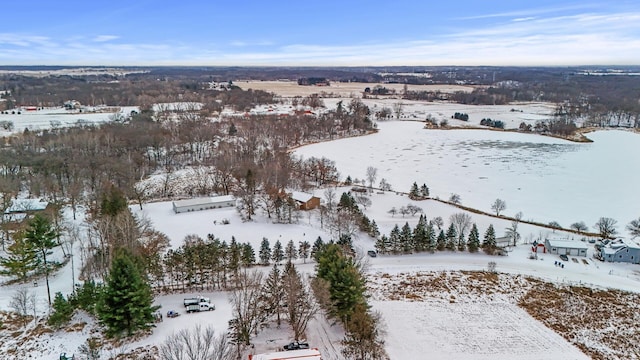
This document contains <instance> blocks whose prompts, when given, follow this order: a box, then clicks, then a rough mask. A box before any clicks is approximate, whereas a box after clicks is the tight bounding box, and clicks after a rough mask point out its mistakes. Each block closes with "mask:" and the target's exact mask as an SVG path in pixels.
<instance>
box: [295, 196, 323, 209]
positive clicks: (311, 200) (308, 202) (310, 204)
mask: <svg viewBox="0 0 640 360" xmlns="http://www.w3.org/2000/svg"><path fill="white" fill-rule="evenodd" d="M291 198H292V199H293V200H294V201H295V202H296V204H298V208H299V209H300V210H312V209H315V208H317V207H318V206H320V198H319V197H316V196H313V194H309V193H305V192H300V191H292V192H291Z"/></svg>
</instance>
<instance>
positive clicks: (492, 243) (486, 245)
mask: <svg viewBox="0 0 640 360" xmlns="http://www.w3.org/2000/svg"><path fill="white" fill-rule="evenodd" d="M496 247H497V245H496V231H495V230H494V229H493V224H490V225H489V227H488V228H487V231H486V232H485V233H484V240H483V241H482V250H484V252H486V253H487V254H489V255H493V253H495V251H496Z"/></svg>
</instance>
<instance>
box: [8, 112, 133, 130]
mask: <svg viewBox="0 0 640 360" xmlns="http://www.w3.org/2000/svg"><path fill="white" fill-rule="evenodd" d="M98 110H100V109H98ZM112 110H113V111H104V112H102V111H100V112H77V111H75V110H74V111H69V110H66V109H64V108H62V107H60V108H43V109H42V110H37V111H25V110H18V109H15V110H9V111H8V112H9V113H8V114H0V121H10V122H12V123H13V127H14V128H13V130H4V129H0V135H2V136H8V135H11V134H15V133H21V132H23V131H24V130H25V129H29V130H46V129H51V128H55V127H69V126H76V125H93V124H100V123H105V122H109V121H113V120H112V119H113V118H114V117H115V116H121V117H125V118H126V117H128V116H129V115H130V114H131V111H133V110H135V111H140V110H139V108H138V107H137V106H124V107H117V108H112ZM12 111H13V112H16V113H15V114H11V112H12ZM18 111H20V114H18V113H17V112H18Z"/></svg>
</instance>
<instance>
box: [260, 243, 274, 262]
mask: <svg viewBox="0 0 640 360" xmlns="http://www.w3.org/2000/svg"><path fill="white" fill-rule="evenodd" d="M259 256H260V264H262V265H269V260H271V246H270V245H269V239H267V238H266V237H263V238H262V243H261V244H260V254H259Z"/></svg>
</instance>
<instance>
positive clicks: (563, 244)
mask: <svg viewBox="0 0 640 360" xmlns="http://www.w3.org/2000/svg"><path fill="white" fill-rule="evenodd" d="M547 241H548V242H549V246H551V247H558V248H567V249H585V250H587V249H589V246H588V245H587V244H585V243H583V242H581V241H574V240H558V239H547Z"/></svg>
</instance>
